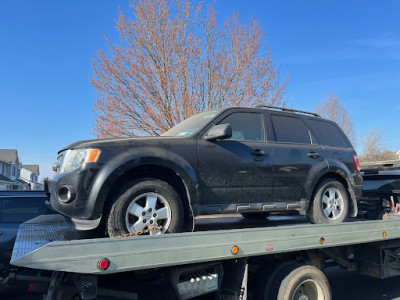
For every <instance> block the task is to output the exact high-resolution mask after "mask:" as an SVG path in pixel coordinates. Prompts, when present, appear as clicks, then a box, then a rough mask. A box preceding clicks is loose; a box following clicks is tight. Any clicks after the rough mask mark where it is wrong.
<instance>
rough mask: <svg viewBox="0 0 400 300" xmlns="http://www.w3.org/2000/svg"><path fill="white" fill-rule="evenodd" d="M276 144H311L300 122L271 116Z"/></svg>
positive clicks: (289, 118)
mask: <svg viewBox="0 0 400 300" xmlns="http://www.w3.org/2000/svg"><path fill="white" fill-rule="evenodd" d="M271 119H272V124H273V125H274V130H275V137H276V141H277V142H283V143H301V144H311V140H310V134H309V132H308V129H307V128H306V127H305V125H304V124H303V122H302V121H300V120H299V119H297V118H293V117H287V116H278V115H272V116H271Z"/></svg>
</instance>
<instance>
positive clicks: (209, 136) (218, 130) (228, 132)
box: [204, 124, 232, 141]
mask: <svg viewBox="0 0 400 300" xmlns="http://www.w3.org/2000/svg"><path fill="white" fill-rule="evenodd" d="M231 136H232V127H231V125H230V124H220V125H215V126H213V127H211V129H210V130H209V131H208V132H207V133H206V135H205V136H204V138H205V139H206V140H207V141H213V140H224V139H227V138H230V137H231Z"/></svg>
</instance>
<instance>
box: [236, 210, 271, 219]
mask: <svg viewBox="0 0 400 300" xmlns="http://www.w3.org/2000/svg"><path fill="white" fill-rule="evenodd" d="M240 214H241V215H242V217H243V218H246V219H251V220H264V219H266V218H267V217H268V216H269V212H267V211H261V212H243V213H240Z"/></svg>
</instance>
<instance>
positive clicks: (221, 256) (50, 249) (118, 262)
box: [11, 219, 400, 274]
mask: <svg viewBox="0 0 400 300" xmlns="http://www.w3.org/2000/svg"><path fill="white" fill-rule="evenodd" d="M57 230H58V231H57ZM54 233H56V235H60V236H61V239H63V240H62V241H55V240H54ZM71 238H72V240H70V239H71ZM77 238H79V237H78V236H77V235H76V232H75V231H74V230H73V228H72V227H68V225H66V224H65V222H59V223H56V222H52V223H48V222H47V223H46V220H44V219H42V220H38V221H37V222H30V223H26V224H23V225H21V228H20V232H19V234H18V236H17V241H16V243H15V246H14V252H13V257H12V261H11V263H12V264H13V265H16V266H21V267H29V268H35V269H44V270H52V271H64V272H72V273H82V274H110V273H118V272H125V271H132V270H143V269H150V268H158V267H167V266H178V265H184V264H192V263H199V262H211V261H219V260H227V259H233V258H242V257H252V256H261V255H268V254H276V253H285V252H293V251H301V250H309V249H322V248H327V247H335V246H344V245H356V244H363V243H369V242H377V241H384V240H390V239H398V238H400V220H397V219H396V220H387V221H381V220H380V221H358V222H350V223H342V224H323V225H316V224H300V225H295V226H293V225H289V226H287V225H286V226H277V227H261V228H245V229H223V230H211V231H199V232H191V233H179V234H168V235H159V236H134V237H121V238H98V239H81V240H79V239H77ZM29 241H30V242H29ZM233 246H238V247H239V252H238V254H236V255H233V254H232V253H231V249H232V247H233ZM22 249H23V250H22ZM103 258H108V259H109V260H110V263H111V264H110V267H109V268H108V269H107V270H99V269H98V267H97V265H98V262H99V260H101V259H103Z"/></svg>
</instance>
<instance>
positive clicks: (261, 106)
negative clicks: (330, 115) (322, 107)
mask: <svg viewBox="0 0 400 300" xmlns="http://www.w3.org/2000/svg"><path fill="white" fill-rule="evenodd" d="M255 108H267V109H271V110H281V111H288V112H294V113H299V114H305V115H312V116H315V117H319V118H322V117H321V115H319V114H317V113H312V112H308V111H302V110H297V109H290V108H286V107H278V106H270V105H262V104H259V105H256V106H255Z"/></svg>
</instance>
